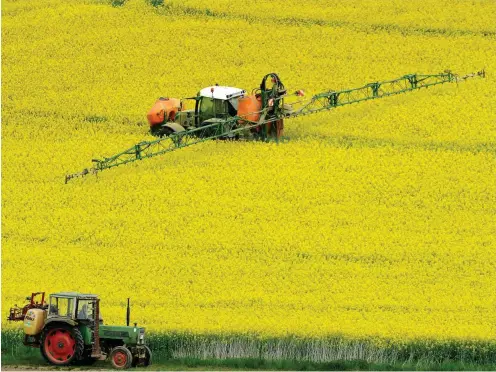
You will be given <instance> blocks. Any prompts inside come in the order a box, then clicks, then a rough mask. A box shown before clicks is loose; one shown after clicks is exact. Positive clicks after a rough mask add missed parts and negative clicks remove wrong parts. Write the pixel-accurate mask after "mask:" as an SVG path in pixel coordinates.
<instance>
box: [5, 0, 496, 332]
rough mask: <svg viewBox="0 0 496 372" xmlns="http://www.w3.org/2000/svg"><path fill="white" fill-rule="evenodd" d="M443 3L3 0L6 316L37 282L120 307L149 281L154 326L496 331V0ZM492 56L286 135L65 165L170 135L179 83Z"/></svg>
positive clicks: (339, 84)
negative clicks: (67, 179) (163, 109)
mask: <svg viewBox="0 0 496 372" xmlns="http://www.w3.org/2000/svg"><path fill="white" fill-rule="evenodd" d="M426 3H428V5H429V6H425V7H423V8H418V6H417V5H415V4H417V3H416V2H408V3H406V2H403V1H401V0H391V1H382V2H372V1H368V0H353V1H349V2H346V3H342V4H340V5H338V6H336V7H330V6H328V5H326V4H327V2H322V1H309V2H303V3H302V2H298V3H296V2H293V1H284V2H283V1H277V2H271V1H259V2H256V3H254V5H253V6H252V7H250V8H249V9H248V7H238V6H234V5H233V4H237V3H232V2H227V1H221V0H215V1H208V2H206V1H192V0H188V1H174V2H171V3H170V4H166V5H165V6H159V7H153V6H151V5H150V3H148V2H146V1H141V0H139V1H138V0H135V1H132V0H129V1H127V2H124V3H123V5H122V6H114V7H113V6H111V2H110V1H103V0H100V1H98V0H80V1H74V2H65V1H62V0H43V1H37V2H34V3H33V2H31V3H27V2H18V1H5V4H4V5H3V9H2V11H3V25H2V37H3V41H4V44H3V49H2V57H3V66H2V67H3V80H2V89H3V95H2V117H3V125H2V140H3V152H2V168H3V169H2V170H3V172H2V205H3V208H2V269H3V270H2V282H3V285H2V319H5V317H6V314H7V311H8V308H9V307H10V305H13V304H14V303H20V302H21V301H22V298H24V297H25V296H26V295H28V294H29V293H31V292H32V291H38V290H45V291H47V292H56V291H63V290H75V291H80V292H91V293H97V294H99V295H100V296H101V298H102V312H103V315H104V318H105V321H106V322H107V323H122V321H123V319H124V314H125V299H126V298H127V297H131V298H132V301H133V304H134V305H133V314H132V317H133V320H135V321H137V322H139V323H140V324H142V325H145V326H146V327H147V329H149V330H153V331H171V330H175V331H192V332H195V333H205V332H206V333H238V332H241V333H257V334H260V335H266V336H272V335H287V334H296V335H304V336H313V337H323V336H326V335H331V334H343V335H346V336H349V337H386V338H392V339H395V340H398V341H399V340H408V339H418V338H434V339H474V338H475V339H482V340H489V339H491V338H494V333H495V332H496V328H495V327H496V311H495V307H494V304H495V302H496V274H495V273H496V271H495V269H496V254H495V252H496V238H495V237H496V231H495V226H496V212H495V205H496V177H495V174H496V161H495V153H496V125H495V123H496V111H495V110H494V107H496V98H495V97H496V84H495V80H494V76H493V75H492V73H491V71H493V72H494V71H496V53H495V50H496V49H495V48H494V45H495V41H496V36H495V35H496V29H495V27H494V22H493V20H492V19H491V14H494V12H495V10H496V9H495V4H494V2H493V1H482V0H479V1H475V2H474V1H458V2H457V3H456V5H455V6H453V8H448V7H446V6H445V5H446V4H444V3H446V2H442V1H433V0H432V1H427V2H426ZM293 5H297V6H298V9H297V10H295V9H296V8H295V7H294V6H293ZM371 7H373V9H374V14H377V18H374V21H371V19H372V18H371V17H369V14H370V9H372V8H371ZM376 8H377V9H376ZM274 9H277V12H275V11H274ZM426 9H428V10H429V11H428V12H427V11H426ZM421 15H422V17H420V16H421ZM482 67H485V68H486V70H487V71H488V77H487V78H486V79H485V80H471V81H467V82H464V83H463V84H459V86H457V85H455V84H446V85H443V86H438V87H434V88H432V89H428V90H422V91H418V92H414V93H409V94H406V95H401V96H395V97H391V98H386V99H383V100H379V101H373V102H367V103H363V104H360V105H353V106H350V107H346V108H339V109H336V110H334V111H332V112H325V113H321V114H317V115H313V116H308V117H304V118H297V119H294V120H290V121H287V122H286V129H285V134H286V135H287V137H288V139H289V140H288V141H285V142H283V143H279V144H276V143H258V142H257V143H255V142H251V143H250V142H248V143H247V142H211V143H204V144H202V145H198V146H195V147H192V148H187V149H184V150H181V151H178V152H176V153H172V154H169V155H167V156H164V157H157V158H153V159H149V160H146V161H143V162H139V163H133V164H130V165H127V166H124V167H118V168H116V169H112V170H109V171H105V172H102V173H100V174H99V175H98V176H96V177H86V178H85V179H82V180H75V181H72V182H71V183H69V184H67V185H65V184H64V182H63V177H64V175H65V174H66V173H69V172H73V171H77V170H80V169H82V168H85V167H88V166H89V165H90V164H89V162H90V159H92V158H101V157H102V156H109V155H111V154H114V153H117V152H119V151H120V150H122V149H125V148H128V147H130V146H131V145H132V144H134V143H137V142H139V141H141V140H143V139H151V137H149V135H148V134H147V126H146V123H145V118H144V116H145V114H146V111H147V109H148V108H149V107H150V106H151V104H152V103H153V102H154V100H155V99H156V98H157V97H159V96H173V97H184V96H191V95H193V94H195V93H196V91H198V90H199V89H200V88H202V87H204V86H208V85H211V84H214V83H219V84H223V85H232V86H240V87H242V88H245V89H251V88H252V87H255V86H256V85H257V84H259V80H260V79H261V77H262V75H264V74H265V73H267V72H270V71H276V72H278V73H279V75H280V76H281V78H282V79H283V81H284V83H285V85H286V86H287V87H291V89H292V88H294V89H295V90H296V89H304V90H305V91H306V92H308V93H309V94H313V93H318V92H321V91H325V90H329V89H340V88H345V87H354V86H360V85H361V84H363V83H366V82H369V81H374V80H383V79H388V78H395V77H398V76H402V75H404V74H406V73H413V72H419V73H437V72H441V71H443V70H444V69H446V68H451V69H452V70H453V71H455V72H460V73H466V72H472V71H475V70H478V69H480V68H482ZM491 108H492V109H491ZM2 326H4V327H13V325H8V324H5V322H2Z"/></svg>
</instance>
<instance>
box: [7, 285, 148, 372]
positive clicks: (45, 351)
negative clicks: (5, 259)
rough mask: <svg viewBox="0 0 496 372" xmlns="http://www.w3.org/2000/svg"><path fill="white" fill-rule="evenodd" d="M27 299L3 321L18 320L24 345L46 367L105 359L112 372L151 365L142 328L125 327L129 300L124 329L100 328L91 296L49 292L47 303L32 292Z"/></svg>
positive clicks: (97, 306) (96, 301)
mask: <svg viewBox="0 0 496 372" xmlns="http://www.w3.org/2000/svg"><path fill="white" fill-rule="evenodd" d="M26 300H28V301H29V302H28V303H27V304H26V305H25V306H23V307H19V306H17V305H15V306H14V307H12V308H11V309H10V311H9V316H8V318H7V320H9V321H14V322H16V321H21V322H23V333H24V340H23V343H24V345H26V346H30V347H35V348H40V350H41V355H42V356H43V358H44V359H45V360H46V361H47V362H48V363H50V364H53V365H56V366H67V365H69V364H78V365H90V364H93V363H94V362H96V361H98V360H105V359H109V360H110V362H111V363H112V366H113V367H114V368H116V369H126V368H129V367H131V366H133V367H136V366H144V367H146V366H149V365H150V364H151V360H152V352H151V350H150V348H149V347H148V346H147V345H146V344H145V329H144V328H143V327H138V325H137V323H134V326H130V325H129V319H130V307H129V299H128V300H127V312H126V325H125V326H116V325H106V324H103V320H102V317H101V315H100V299H99V298H98V296H97V295H95V294H82V293H76V292H60V293H54V294H51V295H50V301H49V302H48V303H47V302H46V301H45V292H35V293H32V294H31V297H27V298H26Z"/></svg>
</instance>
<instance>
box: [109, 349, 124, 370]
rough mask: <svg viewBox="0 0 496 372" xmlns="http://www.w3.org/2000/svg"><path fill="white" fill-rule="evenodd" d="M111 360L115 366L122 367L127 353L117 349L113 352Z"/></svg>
mask: <svg viewBox="0 0 496 372" xmlns="http://www.w3.org/2000/svg"><path fill="white" fill-rule="evenodd" d="M112 360H113V362H114V364H115V365H116V366H117V367H124V366H125V365H126V363H127V355H126V353H125V352H123V351H117V352H115V353H114V356H113V357H112Z"/></svg>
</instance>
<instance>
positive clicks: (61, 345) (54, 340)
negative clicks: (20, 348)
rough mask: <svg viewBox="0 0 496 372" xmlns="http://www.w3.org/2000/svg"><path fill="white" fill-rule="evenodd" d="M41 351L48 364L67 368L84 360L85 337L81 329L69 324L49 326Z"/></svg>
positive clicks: (45, 332)
mask: <svg viewBox="0 0 496 372" xmlns="http://www.w3.org/2000/svg"><path fill="white" fill-rule="evenodd" d="M40 350H41V355H42V356H43V358H45V359H46V361H47V362H48V363H50V364H54V365H57V366H66V365H68V364H71V363H74V362H77V361H79V360H80V359H81V358H82V355H83V351H84V340H83V336H82V335H81V332H80V331H79V329H77V328H76V327H71V326H70V325H67V324H54V325H49V326H48V327H47V328H46V329H45V330H43V333H42V335H41V339H40Z"/></svg>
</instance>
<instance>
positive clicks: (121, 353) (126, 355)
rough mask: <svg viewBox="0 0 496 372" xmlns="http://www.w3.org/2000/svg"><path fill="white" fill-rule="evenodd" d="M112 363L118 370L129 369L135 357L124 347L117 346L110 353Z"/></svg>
mask: <svg viewBox="0 0 496 372" xmlns="http://www.w3.org/2000/svg"><path fill="white" fill-rule="evenodd" d="M110 362H111V363H112V367H114V368H116V369H128V368H129V367H131V364H132V362H133V355H132V354H131V352H130V351H129V350H128V349H127V348H125V347H124V346H117V347H114V348H113V349H112V351H111V352H110Z"/></svg>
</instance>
